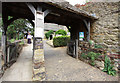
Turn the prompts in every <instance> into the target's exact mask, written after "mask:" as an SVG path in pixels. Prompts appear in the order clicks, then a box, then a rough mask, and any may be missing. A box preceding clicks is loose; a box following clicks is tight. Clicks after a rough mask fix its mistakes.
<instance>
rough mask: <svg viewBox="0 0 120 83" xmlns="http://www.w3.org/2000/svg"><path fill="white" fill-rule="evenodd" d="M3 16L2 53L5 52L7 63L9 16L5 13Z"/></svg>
mask: <svg viewBox="0 0 120 83" xmlns="http://www.w3.org/2000/svg"><path fill="white" fill-rule="evenodd" d="M2 18H3V33H2V53H3V57H4V64H5V63H7V34H6V31H7V27H8V25H7V20H8V16H7V15H3V14H2Z"/></svg>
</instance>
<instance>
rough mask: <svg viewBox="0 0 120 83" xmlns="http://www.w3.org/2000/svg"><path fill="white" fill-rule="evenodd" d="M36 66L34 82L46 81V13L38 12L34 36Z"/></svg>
mask: <svg viewBox="0 0 120 83" xmlns="http://www.w3.org/2000/svg"><path fill="white" fill-rule="evenodd" d="M34 36H35V37H34V47H33V48H34V53H33V54H34V64H33V66H34V67H33V81H43V80H45V66H44V49H43V38H44V12H42V11H40V10H37V11H36V12H35V34H34Z"/></svg>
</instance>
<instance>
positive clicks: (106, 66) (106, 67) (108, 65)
mask: <svg viewBox="0 0 120 83" xmlns="http://www.w3.org/2000/svg"><path fill="white" fill-rule="evenodd" d="M113 67H114V66H113V65H112V64H111V61H110V59H109V58H108V56H105V62H104V69H103V71H104V72H107V74H109V75H112V76H115V75H116V70H114V69H113Z"/></svg>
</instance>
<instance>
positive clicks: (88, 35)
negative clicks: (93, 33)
mask: <svg viewBox="0 0 120 83" xmlns="http://www.w3.org/2000/svg"><path fill="white" fill-rule="evenodd" d="M87 25H88V26H87V28H88V32H87V41H89V40H90V21H88V24H87Z"/></svg>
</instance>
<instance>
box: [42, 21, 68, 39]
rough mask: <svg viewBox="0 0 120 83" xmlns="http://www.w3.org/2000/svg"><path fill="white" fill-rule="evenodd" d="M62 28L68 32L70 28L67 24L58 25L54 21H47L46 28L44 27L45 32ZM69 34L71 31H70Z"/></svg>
mask: <svg viewBox="0 0 120 83" xmlns="http://www.w3.org/2000/svg"><path fill="white" fill-rule="evenodd" d="M60 29H63V30H65V31H66V32H68V29H67V27H66V26H62V25H58V24H53V23H45V28H44V30H45V31H44V32H45V33H46V32H48V31H50V30H53V31H54V32H56V31H58V30H60ZM68 35H69V33H68ZM54 36H55V35H51V37H52V38H53V37H54ZM50 39H51V38H50Z"/></svg>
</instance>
